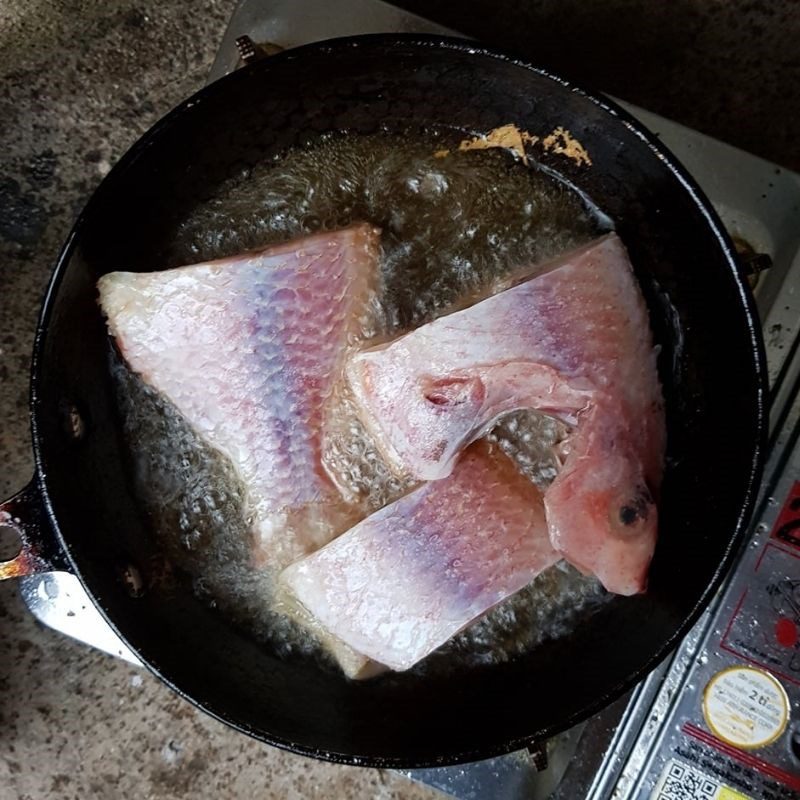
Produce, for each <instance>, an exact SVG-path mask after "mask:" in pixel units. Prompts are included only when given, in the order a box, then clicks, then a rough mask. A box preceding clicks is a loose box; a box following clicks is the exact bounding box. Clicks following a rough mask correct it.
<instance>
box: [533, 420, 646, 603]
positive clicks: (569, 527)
mask: <svg viewBox="0 0 800 800" xmlns="http://www.w3.org/2000/svg"><path fill="white" fill-rule="evenodd" d="M588 433H589V436H588V437H587V438H591V439H592V440H593V441H591V442H585V441H584V442H578V446H577V447H573V450H572V452H571V453H570V456H569V457H568V458H567V460H566V462H565V464H564V466H563V467H562V470H561V472H560V473H559V475H558V476H557V477H556V479H555V481H554V482H553V484H552V485H551V486H550V487H549V489H548V490H547V492H546V494H545V507H546V509H547V519H548V524H549V525H550V531H551V536H552V539H553V544H554V546H555V547H556V549H557V550H559V552H561V553H562V555H563V556H564V557H565V558H566V559H567V561H569V562H570V563H572V564H573V565H574V566H576V567H577V568H578V569H580V570H581V571H582V572H585V573H590V574H593V575H596V576H597V578H599V580H600V581H601V583H602V584H603V586H605V588H606V589H607V590H608V591H610V592H614V593H616V594H622V595H631V594H638V593H639V592H643V591H645V589H646V588H647V572H648V568H649V565H650V561H651V559H652V556H653V551H654V549H655V542H656V534H657V529H658V509H657V507H656V503H655V500H654V499H653V495H652V492H651V491H650V489H649V487H648V484H647V481H646V479H645V475H644V469H643V466H642V464H641V461H640V459H639V457H638V456H637V453H636V449H635V448H634V447H633V446H631V444H629V443H628V442H626V441H625V440H624V437H623V432H622V431H620V430H619V428H617V429H616V431H615V432H613V433H612V432H610V431H606V432H604V433H602V434H598V433H597V432H591V431H589V432H588ZM598 440H599V441H598Z"/></svg>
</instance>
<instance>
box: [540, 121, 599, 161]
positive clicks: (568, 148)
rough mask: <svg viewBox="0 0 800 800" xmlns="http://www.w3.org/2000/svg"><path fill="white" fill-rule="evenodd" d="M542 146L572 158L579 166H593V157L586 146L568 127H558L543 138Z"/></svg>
mask: <svg viewBox="0 0 800 800" xmlns="http://www.w3.org/2000/svg"><path fill="white" fill-rule="evenodd" d="M542 147H543V148H544V149H545V150H549V151H551V152H553V153H558V154H559V155H564V156H566V157H567V158H571V159H572V160H573V161H574V162H575V163H576V164H577V165H578V166H580V165H581V164H585V165H586V166H587V167H591V166H592V159H591V158H590V157H589V154H588V153H587V152H586V148H585V147H584V146H583V145H582V144H581V143H580V142H579V141H578V140H577V139H576V138H575V137H574V136H573V135H572V134H571V133H570V132H569V131H568V130H566V128H562V127H560V126H559V127H558V128H556V129H555V130H554V131H553V132H552V133H551V134H550V135H549V136H545V137H544V139H542Z"/></svg>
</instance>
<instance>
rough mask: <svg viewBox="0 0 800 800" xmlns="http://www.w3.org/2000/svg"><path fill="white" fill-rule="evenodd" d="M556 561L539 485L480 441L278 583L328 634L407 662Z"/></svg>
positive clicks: (393, 661)
mask: <svg viewBox="0 0 800 800" xmlns="http://www.w3.org/2000/svg"><path fill="white" fill-rule="evenodd" d="M558 558H559V556H558V554H557V553H556V551H555V550H554V549H553V547H552V546H551V544H550V540H549V538H548V534H547V524H546V522H545V516H544V507H543V504H542V496H541V493H540V492H539V490H538V489H537V488H536V486H535V485H534V484H532V483H531V482H530V481H529V480H528V479H527V478H525V477H524V476H523V475H522V474H521V473H520V472H519V471H518V470H517V468H516V467H515V465H514V464H513V462H512V461H511V460H510V459H509V458H508V457H507V456H506V455H504V454H503V453H502V452H501V451H500V450H499V448H497V447H496V446H493V445H490V444H488V443H487V442H486V441H485V440H484V441H481V442H477V443H476V444H474V445H472V446H471V447H470V448H469V449H468V450H467V451H466V452H465V453H464V455H463V457H462V458H461V459H460V460H459V462H458V464H457V465H456V467H455V469H454V470H453V473H452V474H451V475H450V477H448V478H445V479H444V480H440V481H433V482H431V483H427V484H425V485H423V486H421V487H419V488H418V489H416V490H414V491H412V492H411V493H409V494H407V495H405V496H404V497H402V498H400V499H399V500H397V501H395V502H394V503H391V504H389V505H387V506H385V507H384V508H382V509H381V510H380V511H377V512H376V513H374V514H372V515H371V516H369V517H367V518H366V519H365V520H363V521H362V522H360V523H358V524H357V525H356V526H355V527H354V528H352V529H351V530H349V531H348V532H347V533H345V534H343V535H342V536H340V537H339V538H338V539H335V540H334V541H333V542H331V543H330V544H329V545H327V546H326V547H324V548H322V549H321V550H319V551H317V552H316V553H314V554H312V555H310V556H308V557H307V558H305V559H303V560H301V561H298V562H297V563H295V564H292V565H291V566H290V567H288V568H287V569H286V570H284V572H283V574H282V575H281V582H282V583H283V584H284V585H285V586H286V588H287V590H288V591H289V592H290V593H292V594H293V595H294V596H295V597H296V598H297V600H298V601H299V602H300V603H301V604H302V605H303V606H304V607H305V608H306V609H307V610H308V611H309V612H310V614H311V615H313V617H314V618H315V619H316V620H317V622H318V623H319V624H320V625H321V626H322V627H323V628H325V629H326V630H327V631H328V632H329V633H330V634H332V635H333V636H334V637H336V638H337V639H339V640H340V641H343V642H345V643H346V644H347V645H349V646H350V647H351V648H353V650H355V651H357V652H359V653H362V654H364V655H366V656H368V657H369V658H371V659H373V660H374V661H377V662H379V663H381V664H384V665H386V666H388V667H390V668H391V669H395V670H404V669H408V668H409V667H411V666H413V665H414V664H416V663H417V662H418V661H419V660H420V659H422V658H424V657H425V656H426V655H428V654H429V653H431V652H432V651H433V650H435V649H436V648H437V647H439V646H440V645H441V644H443V643H444V642H446V641H447V640H448V639H450V638H451V637H452V636H453V635H455V634H456V633H458V632H459V631H460V630H462V629H463V628H465V627H466V626H467V625H469V623H470V622H472V621H473V620H475V619H477V618H478V617H479V616H481V615H482V614H483V613H485V612H486V611H488V610H489V609H490V608H492V607H493V606H495V605H496V604H497V603H499V602H501V601H502V600H504V599H505V598H507V597H509V596H510V595H511V594H513V593H514V592H516V591H518V590H519V589H521V588H523V587H524V586H525V585H526V584H528V583H529V582H530V581H531V580H532V579H533V578H534V577H536V575H538V574H539V573H540V572H542V570H544V569H546V568H547V567H549V566H551V565H552V564H554V563H555V562H556V561H557V560H558Z"/></svg>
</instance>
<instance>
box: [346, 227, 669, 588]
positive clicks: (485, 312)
mask: <svg viewBox="0 0 800 800" xmlns="http://www.w3.org/2000/svg"><path fill="white" fill-rule="evenodd" d="M347 375H348V379H349V381H350V384H351V386H352V389H353V392H354V394H355V396H356V398H357V401H358V403H359V407H360V411H361V416H362V419H363V421H364V424H365V426H366V427H367V428H368V430H369V431H370V432H371V433H372V435H373V436H374V438H375V440H376V443H377V444H378V446H379V447H380V449H381V450H382V452H383V453H384V454H385V456H386V457H387V459H388V460H389V462H390V463H391V464H393V465H394V467H395V469H397V470H398V471H399V472H408V473H410V474H411V475H413V476H415V477H417V478H420V479H424V480H436V479H440V478H443V477H445V476H447V475H448V474H450V472H451V471H452V469H453V466H454V464H455V462H456V459H457V457H458V455H459V452H460V451H461V449H462V448H463V447H464V446H465V445H467V444H469V442H471V441H473V440H474V439H476V438H478V437H480V436H482V435H483V434H485V433H486V432H487V431H488V430H489V429H491V428H492V426H493V425H494V424H495V422H496V421H497V419H498V418H499V417H500V416H501V415H503V414H505V413H507V412H510V411H514V410H517V409H522V408H529V409H535V410H538V411H541V412H544V413H547V414H551V415H553V416H555V417H557V418H559V419H561V420H563V421H564V422H566V423H567V424H568V425H570V426H572V431H571V432H570V434H569V435H568V437H567V439H566V441H565V442H564V443H563V447H562V448H561V456H562V457H563V459H564V461H563V464H562V467H561V469H560V471H559V473H558V475H557V477H556V479H555V481H554V482H553V483H552V485H551V486H550V487H549V488H548V490H547V492H546V493H545V506H546V509H547V520H548V524H549V526H550V534H551V537H552V541H553V545H554V546H555V547H556V549H558V550H559V552H561V553H562V554H563V555H564V557H565V558H566V559H567V560H568V561H569V562H571V563H572V564H573V565H575V566H576V567H578V568H579V569H581V570H582V571H584V572H587V573H593V574H594V575H596V576H597V577H598V578H599V579H600V580H601V582H602V583H603V585H604V586H605V587H606V588H607V589H608V590H609V591H612V592H617V593H619V594H634V593H636V592H640V591H643V590H644V589H645V586H646V577H647V569H648V566H649V562H650V560H651V558H652V554H653V550H654V548H655V541H656V531H657V516H658V515H657V511H656V506H655V500H654V495H655V494H656V493H657V492H658V489H659V485H660V483H661V476H662V470H663V462H664V447H665V437H666V432H665V422H664V410H663V399H662V396H661V387H660V384H659V381H658V373H657V369H656V350H655V348H654V347H653V341H652V335H651V332H650V326H649V320H648V314H647V308H646V306H645V303H644V299H643V297H642V294H641V292H640V290H639V287H638V284H637V283H636V279H635V277H634V275H633V270H632V267H631V264H630V262H629V260H628V257H627V253H626V251H625V248H624V246H623V244H622V242H621V241H620V240H619V238H618V237H617V236H616V235H614V234H609V235H607V236H604V237H602V238H600V239H597V240H595V241H594V242H592V243H590V244H588V245H586V246H584V247H582V248H580V249H578V250H575V251H573V252H570V253H567V254H565V255H563V256H561V257H560V258H558V259H556V260H555V261H553V262H551V263H550V264H548V265H546V267H544V268H540V269H538V270H537V275H536V277H533V278H530V279H529V280H526V281H524V282H522V283H519V284H518V285H516V286H513V287H512V288H509V289H506V290H505V291H502V292H500V293H499V294H496V295H494V296H493V297H489V298H488V299H486V300H483V301H482V302H479V303H477V304H475V305H473V306H471V307H469V308H466V309H464V310H461V311H456V312H454V313H452V314H449V315H446V316H443V317H440V318H439V319H436V320H434V321H433V322H431V323H429V324H427V325H423V326H422V327H420V328H417V329H416V330H414V331H412V332H411V333H409V334H406V335H405V336H403V337H401V338H399V339H396V340H395V341H393V342H391V343H389V344H384V345H381V346H379V347H375V348H372V349H369V350H366V351H363V352H361V353H358V354H356V355H355V356H353V357H352V358H351V359H350V361H349V363H348V367H347Z"/></svg>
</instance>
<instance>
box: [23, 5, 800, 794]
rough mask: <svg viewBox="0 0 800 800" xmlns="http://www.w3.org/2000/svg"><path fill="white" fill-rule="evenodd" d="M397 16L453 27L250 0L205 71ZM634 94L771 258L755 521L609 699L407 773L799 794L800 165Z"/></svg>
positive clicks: (45, 612) (67, 582) (35, 596)
mask: <svg viewBox="0 0 800 800" xmlns="http://www.w3.org/2000/svg"><path fill="white" fill-rule="evenodd" d="M398 31H405V32H415V33H419V32H429V33H437V32H438V33H454V32H453V31H448V30H446V29H444V28H442V27H441V26H439V25H436V24H435V23H433V22H431V21H429V20H425V19H421V18H420V17H416V16H414V15H413V14H409V13H407V12H405V11H402V10H400V9H397V8H395V7H394V6H391V5H389V4H387V3H383V2H381V1H380V0H342V1H341V2H337V3H335V4H334V3H330V2H328V0H242V2H241V3H240V4H239V6H238V8H237V10H236V12H235V13H234V15H233V17H232V19H231V22H230V25H229V27H228V30H227V31H226V33H225V36H224V38H223V41H222V44H221V46H220V50H219V53H218V55H217V58H216V61H215V63H214V66H213V68H212V70H211V74H210V76H209V80H210V81H211V80H216V79H217V78H219V77H221V76H222V75H224V74H226V73H228V72H230V71H232V70H234V69H235V68H236V67H237V65H238V64H239V63H240V49H239V48H238V47H237V39H240V37H242V36H248V37H250V40H251V41H252V42H255V43H256V44H258V45H263V44H267V43H268V44H270V45H275V46H278V47H281V48H286V47H293V46H297V45H301V44H305V43H308V42H312V41H317V40H320V39H325V38H332V37H335V36H344V35H352V34H358V33H378V32H398ZM241 44H242V43H241V42H240V47H241ZM622 105H624V106H625V107H626V108H628V110H629V111H630V112H631V113H632V114H633V115H634V116H636V117H638V118H639V119H640V120H641V121H642V122H643V123H644V124H645V125H646V126H647V127H648V128H650V130H652V131H653V132H655V133H657V134H658V135H659V136H660V137H661V138H662V139H663V141H664V142H665V143H666V144H667V146H668V147H669V148H670V149H671V150H672V151H673V152H674V153H675V155H676V156H677V157H678V158H679V159H680V160H681V161H682V162H683V164H684V165H685V166H686V167H687V168H688V170H689V171H690V172H691V173H692V175H693V176H694V177H695V179H696V180H697V181H698V182H699V183H700V185H701V186H702V188H703V189H704V190H705V192H706V194H707V195H708V196H709V198H710V199H711V201H712V202H713V204H714V206H715V208H716V209H717V211H718V212H719V214H720V217H721V218H722V220H723V222H724V223H725V225H726V227H727V228H728V230H729V231H730V233H731V234H732V235H734V236H735V237H737V238H738V239H741V240H743V241H744V242H747V243H748V244H749V245H750V246H751V247H752V249H753V250H754V251H755V252H757V253H764V254H767V255H769V256H770V257H771V259H772V267H771V268H770V269H769V270H768V271H767V272H765V273H762V274H761V275H760V276H759V281H758V285H757V287H756V299H757V303H758V308H759V312H760V314H761V318H762V321H763V326H764V335H765V340H766V344H767V358H768V366H769V376H770V382H771V387H772V392H771V403H772V406H771V415H770V442H769V460H768V463H767V467H766V471H765V476H764V483H763V486H762V489H761V495H760V499H759V503H758V506H757V511H756V514H755V516H754V523H753V526H752V529H751V533H750V537H749V540H748V542H747V544H746V546H745V547H744V548H743V551H742V554H741V557H740V560H739V562H738V564H737V565H736V567H735V569H734V570H733V572H732V574H731V575H730V576H729V578H728V580H727V582H726V584H725V586H724V587H723V589H722V590H721V591H720V593H719V594H718V596H717V598H716V600H715V601H714V603H713V604H712V606H711V607H710V608H709V609H708V610H707V611H706V613H705V614H704V615H703V617H702V618H701V620H700V621H699V622H698V623H697V625H696V626H695V627H694V629H693V630H692V631H691V633H690V634H689V635H688V636H687V637H686V639H685V640H684V642H683V643H682V644H681V646H680V647H679V648H678V650H677V651H676V652H675V653H674V654H673V655H672V656H671V657H670V658H668V659H667V660H666V661H665V663H664V664H662V665H661V667H659V668H658V669H657V670H656V671H655V672H653V673H652V674H651V675H650V676H649V677H648V678H647V679H646V680H645V681H643V683H642V684H640V685H639V686H638V687H637V688H636V689H635V690H634V691H632V692H631V693H629V694H628V695H627V696H625V697H623V698H621V699H620V700H619V701H617V702H616V703H614V704H612V705H611V706H609V707H608V708H607V709H606V710H605V711H603V712H602V713H601V714H599V715H598V716H596V717H594V718H592V719H590V720H588V721H587V722H585V723H583V724H581V725H579V726H577V727H576V728H573V729H572V730H570V731H567V732H565V733H564V734H561V735H560V736H557V737H554V738H553V739H551V740H550V741H548V742H544V743H541V744H539V745H537V746H536V747H532V748H530V750H529V751H525V752H520V753H514V754H512V755H509V756H505V757H502V758H495V759H490V760H488V761H484V762H480V763H475V764H467V765H463V766H459V767H449V768H442V769H429V770H414V771H410V772H407V773H406V774H407V775H408V777H409V778H411V779H414V780H418V781H423V782H425V783H428V784H430V785H432V786H436V787H438V788H440V789H442V790H443V791H444V792H447V793H448V794H451V795H453V796H455V797H458V798H463V800H471V799H472V798H475V800H478V799H480V800H501V799H502V800H506V799H507V800H516V799H517V798H520V800H521V798H528V799H529V800H538V799H540V798H541V799H542V800H543V798H548V797H549V798H553V800H576V799H578V798H584V797H585V798H589V799H590V800H606V798H609V799H610V798H614V800H743V799H746V798H751V800H762V799H763V800H779V799H780V800H787V799H788V798H796V797H800V441H798V439H799V437H800V399H799V398H798V393H799V392H800V344H799V343H800V332H799V331H798V327H800V175H796V174H794V173H791V172H788V171H786V170H783V169H781V168H780V167H777V166H775V165H774V164H770V163H769V162H766V161H763V160H761V159H759V158H756V157H754V156H751V155H749V154H748V153H744V152H742V151H740V150H737V149H735V148H733V147H730V146H728V145H726V144H723V143H721V142H718V141H715V140H713V139H710V138H708V137H706V136H703V135H702V134H699V133H697V132H696V131H693V130H690V129H688V128H684V127H682V126H680V125H677V124H676V123H673V122H670V121H669V120H665V119H663V118H661V117H658V116H656V115H654V114H651V113H649V112H647V111H644V110H643V109H640V108H636V107H634V106H631V105H629V104H627V103H622ZM21 590H22V595H23V598H24V600H25V602H26V604H27V606H28V607H29V609H30V610H31V611H32V613H33V614H35V615H36V616H37V617H38V618H39V619H40V620H41V621H42V622H43V623H45V624H46V625H49V626H50V627H52V628H55V629H56V630H58V631H61V632H62V633H65V634H67V635H68V636H72V637H74V638H75V639H78V640H80V641H83V642H85V643H87V644H89V645H91V646H93V647H96V648H98V649H101V650H104V651H105V652H107V653H110V654H112V655H115V656H118V657H120V658H123V659H126V660H128V661H130V662H131V663H133V664H138V663H139V662H138V661H137V659H136V656H135V655H134V654H133V653H132V652H131V651H130V650H129V649H128V648H127V647H126V646H125V645H124V643H122V642H121V641H120V640H119V639H118V638H117V637H116V636H115V635H114V633H113V631H111V629H110V628H108V626H107V625H106V624H105V623H104V621H103V619H102V617H101V616H100V614H99V613H98V612H97V611H96V609H95V608H94V606H93V605H92V603H91V601H90V600H89V598H88V597H87V596H86V594H85V593H84V592H83V590H82V588H81V586H80V583H79V582H78V580H77V579H76V578H75V577H74V576H72V575H68V574H66V573H48V574H45V575H39V576H34V577H29V578H24V579H22V580H21ZM588 668H591V665H588Z"/></svg>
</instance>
